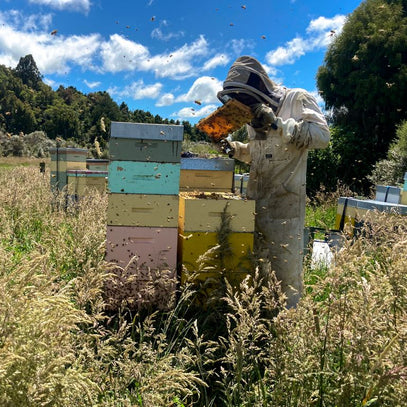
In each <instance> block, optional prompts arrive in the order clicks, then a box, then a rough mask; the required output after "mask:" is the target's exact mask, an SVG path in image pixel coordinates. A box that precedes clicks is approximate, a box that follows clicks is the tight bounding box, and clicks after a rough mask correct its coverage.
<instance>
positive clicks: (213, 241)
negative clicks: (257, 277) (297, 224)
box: [178, 158, 255, 283]
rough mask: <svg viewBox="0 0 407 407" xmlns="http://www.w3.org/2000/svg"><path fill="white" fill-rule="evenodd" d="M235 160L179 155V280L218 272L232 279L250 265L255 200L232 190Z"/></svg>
mask: <svg viewBox="0 0 407 407" xmlns="http://www.w3.org/2000/svg"><path fill="white" fill-rule="evenodd" d="M233 180H234V160H232V159H227V158H212V159H203V158H181V182H180V189H181V191H184V192H181V193H180V209H179V223H178V227H179V232H180V236H179V242H178V258H179V262H180V263H181V264H182V266H183V267H182V271H181V281H182V282H185V281H187V280H191V279H192V280H194V281H196V280H207V279H208V278H210V277H212V276H214V275H216V274H217V273H219V272H222V273H223V274H224V275H226V276H227V277H228V279H229V281H231V282H232V283H233V282H235V283H238V282H240V281H241V280H242V279H243V278H244V277H245V276H246V275H247V272H248V270H250V269H251V259H250V255H251V252H252V250H253V239H254V216H255V203H254V201H252V200H246V199H242V197H240V196H238V195H234V194H233V193H232V191H233Z"/></svg>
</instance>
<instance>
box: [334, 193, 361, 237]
mask: <svg viewBox="0 0 407 407" xmlns="http://www.w3.org/2000/svg"><path fill="white" fill-rule="evenodd" d="M345 205H346V207H345ZM356 215H357V207H356V200H355V199H353V198H343V197H341V198H339V200H338V206H337V211H336V218H335V229H337V230H339V229H340V228H341V226H342V225H343V227H344V228H345V229H346V228H347V227H349V226H350V227H351V230H353V228H354V227H355V219H356ZM341 223H342V225H341Z"/></svg>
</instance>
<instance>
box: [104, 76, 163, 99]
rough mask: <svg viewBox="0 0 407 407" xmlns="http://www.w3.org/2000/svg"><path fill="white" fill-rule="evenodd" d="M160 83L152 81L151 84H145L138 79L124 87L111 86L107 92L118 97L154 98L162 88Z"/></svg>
mask: <svg viewBox="0 0 407 407" xmlns="http://www.w3.org/2000/svg"><path fill="white" fill-rule="evenodd" d="M162 86H163V85H162V84H161V83H158V82H157V83H154V84H152V85H145V84H144V82H143V80H139V81H136V82H133V83H131V84H130V85H128V86H126V87H125V88H124V89H118V88H117V87H113V88H110V89H108V93H110V94H111V95H114V96H119V97H130V98H132V99H133V100H139V99H144V98H147V99H156V98H157V97H158V96H159V94H160V92H161V89H162Z"/></svg>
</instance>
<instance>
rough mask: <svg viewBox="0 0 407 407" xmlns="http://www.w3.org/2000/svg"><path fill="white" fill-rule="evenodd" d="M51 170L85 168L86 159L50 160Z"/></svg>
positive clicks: (63, 170)
mask: <svg viewBox="0 0 407 407" xmlns="http://www.w3.org/2000/svg"><path fill="white" fill-rule="evenodd" d="M50 170H51V172H67V171H70V170H83V171H84V170H86V161H51V163H50Z"/></svg>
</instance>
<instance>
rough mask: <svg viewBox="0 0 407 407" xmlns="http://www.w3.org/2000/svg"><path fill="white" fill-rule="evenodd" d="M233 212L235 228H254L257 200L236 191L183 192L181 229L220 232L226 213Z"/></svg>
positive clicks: (235, 230)
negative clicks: (238, 194)
mask: <svg viewBox="0 0 407 407" xmlns="http://www.w3.org/2000/svg"><path fill="white" fill-rule="evenodd" d="M225 210H226V214H227V215H230V230H231V232H244V233H246V232H253V231H254V218H255V201H254V200H246V199H242V198H241V197H237V196H235V195H233V194H221V193H219V194H218V193H212V194H209V193H198V194H193V193H180V201H179V224H178V226H179V229H180V230H181V231H191V232H216V231H217V230H218V229H219V228H220V227H221V224H222V214H223V212H224V211H225Z"/></svg>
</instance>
